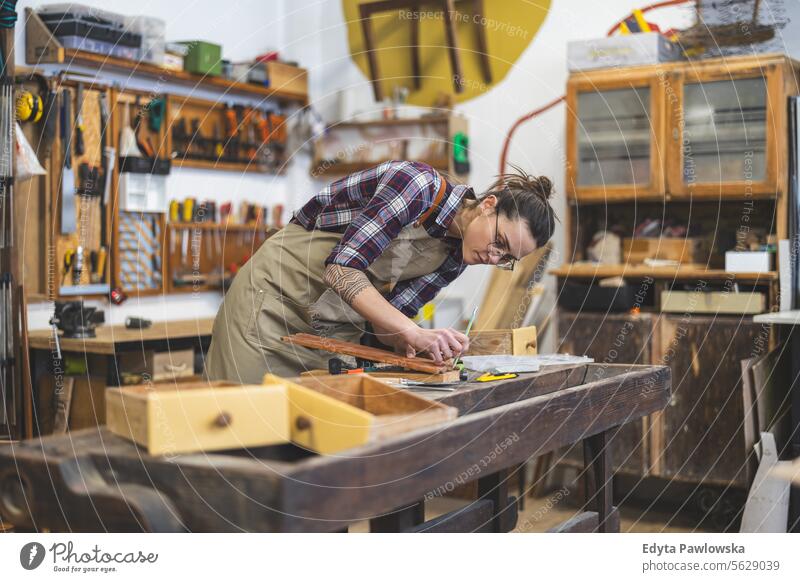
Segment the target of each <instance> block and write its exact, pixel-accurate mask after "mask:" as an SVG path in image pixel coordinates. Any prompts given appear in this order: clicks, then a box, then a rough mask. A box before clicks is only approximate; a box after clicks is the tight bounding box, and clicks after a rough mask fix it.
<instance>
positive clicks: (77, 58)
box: [25, 8, 308, 105]
mask: <svg viewBox="0 0 800 582" xmlns="http://www.w3.org/2000/svg"><path fill="white" fill-rule="evenodd" d="M25 15H26V18H25V20H26V25H25V32H26V41H25V42H26V47H25V55H26V61H27V62H28V64H29V65H40V64H63V65H65V66H67V67H69V66H71V65H78V66H82V67H89V68H92V69H97V70H98V71H100V72H102V71H110V72H114V73H122V74H129V75H131V76H134V77H148V78H151V79H156V80H157V81H161V82H164V81H165V80H166V81H168V82H169V83H173V84H177V85H184V86H188V87H197V88H201V89H210V90H216V91H221V92H222V93H225V94H235V95H242V96H246V97H272V98H274V99H278V100H279V101H283V102H286V103H297V104H299V105H307V104H308V94H306V93H297V92H294V91H288V90H284V89H281V88H280V87H278V88H270V87H263V86H261V85H255V84H252V83H242V82H239V81H232V80H230V79H225V78H222V77H211V76H208V75H196V74H194V73H188V72H186V71H175V70H172V69H168V68H165V67H161V66H159V65H154V64H152V63H145V62H139V61H132V60H129V59H123V58H119V57H113V56H107V55H101V54H97V53H90V52H87V51H81V50H75V49H68V48H64V47H63V46H61V44H60V43H59V42H58V40H57V39H56V38H55V37H54V36H53V35H52V34H51V32H50V30H49V29H48V28H47V26H46V25H45V24H44V23H43V22H42V20H41V19H40V18H39V16H38V15H37V14H36V12H35V11H33V10H32V9H30V8H26V9H25Z"/></svg>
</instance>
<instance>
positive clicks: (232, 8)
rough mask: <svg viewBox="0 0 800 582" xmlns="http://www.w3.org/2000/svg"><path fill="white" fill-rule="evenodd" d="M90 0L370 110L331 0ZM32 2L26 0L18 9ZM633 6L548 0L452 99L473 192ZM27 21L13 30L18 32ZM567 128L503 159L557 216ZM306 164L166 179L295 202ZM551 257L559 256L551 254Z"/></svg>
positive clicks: (175, 310)
mask: <svg viewBox="0 0 800 582" xmlns="http://www.w3.org/2000/svg"><path fill="white" fill-rule="evenodd" d="M87 3H89V4H93V5H96V6H102V7H103V8H105V9H108V10H116V11H119V12H123V13H139V14H149V15H152V16H158V17H161V18H164V19H165V20H166V22H167V38H168V39H176V40H177V39H192V38H200V39H206V40H210V41H214V42H218V43H221V44H222V45H223V47H224V48H223V52H224V53H223V54H224V56H225V57H226V58H232V59H234V60H236V59H246V58H249V57H252V56H253V55H255V54H257V53H260V52H263V51H265V50H267V49H270V48H278V49H280V50H281V53H282V54H283V55H284V56H286V57H287V58H289V59H293V60H297V61H299V62H300V63H301V64H302V66H304V67H307V68H309V70H310V72H309V79H310V91H311V100H312V103H313V104H314V107H315V108H316V109H318V110H319V111H320V112H321V113H322V114H323V117H324V118H325V119H326V121H329V122H330V121H335V120H336V116H337V112H338V106H337V94H338V92H339V91H340V90H341V89H348V90H349V91H350V95H349V98H350V99H352V100H353V102H354V103H355V105H354V108H355V109H369V108H372V107H375V105H374V104H373V102H372V93H371V89H370V86H369V82H368V80H367V79H366V78H365V77H364V75H363V74H362V73H361V72H360V71H359V70H358V68H357V67H356V66H355V65H354V64H353V63H352V61H351V60H350V56H349V51H348V46H347V31H346V24H345V22H344V18H343V14H342V10H341V3H340V2H339V1H338V0H292V1H286V0H274V1H268V2H265V1H263V0H262V1H257V0H228V1H227V2H225V3H224V4H220V3H219V2H213V1H211V0H194V1H170V2H164V1H163V0H162V1H155V0H151V1H145V2H139V3H132V2H129V1H123V0H104V1H103V0H91V1H89V2H87ZM30 4H31V3H30V2H26V1H25V0H23V1H21V2H20V11H22V9H23V8H24V6H26V5H30ZM787 4H789V6H787V9H788V10H787V12H789V16H791V15H792V14H794V13H800V4H798V3H797V2H790V3H787ZM640 5H642V2H641V0H606V1H604V2H592V1H588V0H581V1H577V0H554V1H553V3H552V6H551V9H550V13H549V15H548V16H547V19H546V20H545V22H544V24H543V25H542V27H541V29H540V30H539V32H538V34H537V35H536V37H535V38H534V39H533V41H532V43H531V45H530V46H529V47H528V48H527V49H526V51H525V52H524V53H523V54H522V55H521V57H520V58H519V60H518V61H517V63H516V64H515V66H514V68H513V69H512V71H511V72H510V73H509V74H508V75H507V77H506V78H505V79H504V80H503V81H502V82H501V83H500V84H499V85H498V86H496V87H495V88H494V89H493V90H492V91H490V92H489V93H487V94H485V95H483V96H481V97H479V98H476V99H473V100H471V101H469V102H467V103H465V104H461V105H458V106H457V111H458V112H460V113H461V114H463V115H465V116H466V117H467V118H468V119H469V123H470V144H471V151H470V155H471V161H472V168H473V170H472V174H471V183H472V184H473V186H474V187H475V188H476V189H477V190H480V189H483V188H485V187H486V186H488V184H490V183H491V181H492V180H493V177H494V175H495V174H496V173H497V170H498V161H499V156H500V150H501V147H502V143H503V138H504V136H505V134H506V132H507V130H508V129H509V128H510V127H511V125H512V124H513V123H514V121H515V120H516V119H517V118H518V117H519V116H521V115H524V114H525V113H527V112H529V111H531V110H533V109H535V108H536V107H538V106H540V105H542V104H544V103H546V102H547V101H549V100H551V99H552V98H554V97H557V96H559V95H561V94H563V92H564V89H565V85H566V80H567V66H566V43H567V41H569V40H573V39H586V38H597V37H601V36H604V35H605V34H606V31H607V30H608V28H609V27H610V26H611V25H612V24H613V23H614V22H616V21H617V20H618V19H620V18H622V17H623V16H625V15H626V14H629V13H630V11H631V10H632V9H634V8H636V7H637V6H640ZM648 19H649V20H651V21H654V22H657V23H658V24H659V25H660V26H661V28H662V29H666V28H670V27H683V26H686V25H688V24H689V23H690V22H691V13H690V11H689V10H688V9H687V8H682V7H676V8H667V9H662V10H658V11H654V12H651V13H649V14H648ZM798 21H800V14H798ZM23 28H24V27H23V26H19V27H18V30H20V32H19V33H18V36H20V37H21V36H22V32H21V31H22V29H23ZM791 28H792V26H791V25H790V27H787V28H786V29H785V30H784V31H783V35H784V36H785V37H786V39H787V50H788V51H790V52H791V53H795V52H798V51H795V50H794V49H795V46H796V45H797V42H798V41H797V40H796V39H795V38H794V37H796V36H797V35H796V34H792V33H791V32H790V29H791ZM795 30H796V27H795ZM18 41H19V42H21V41H22V39H21V38H18ZM792 43H794V44H792ZM20 46H22V45H20ZM798 50H800V47H798ZM21 54H22V51H20V52H19V53H18V60H19V59H21ZM168 90H171V89H168ZM178 91H179V90H178V89H176V90H175V92H178ZM564 127H565V110H564V106H563V105H560V106H558V107H557V108H555V109H553V110H551V111H550V112H548V113H546V114H544V115H543V116H542V117H540V118H538V119H536V120H533V121H531V122H529V123H527V124H526V125H524V126H523V127H522V128H521V129H520V130H519V131H518V132H517V134H516V136H515V139H514V143H513V147H512V149H511V154H510V156H509V161H513V162H515V163H518V164H521V165H522V166H523V167H525V168H527V169H529V171H531V172H532V173H537V174H546V175H548V176H550V177H551V178H552V179H553V181H554V184H555V187H556V197H555V201H554V206H555V208H556V211H557V213H558V215H559V216H562V217H563V216H564V214H565V197H564ZM308 163H309V162H308V159H307V158H306V157H305V156H299V157H298V159H296V160H295V161H294V163H293V164H292V166H291V170H290V172H289V174H288V176H285V177H278V178H275V177H271V176H251V175H247V176H244V177H240V176H237V175H235V174H231V175H226V174H223V173H217V172H208V171H205V172H204V171H198V170H193V171H188V170H181V171H179V172H176V174H175V175H174V176H172V177H171V178H170V188H171V189H172V190H174V192H171V195H174V196H175V197H184V196H187V195H194V196H197V197H206V196H207V197H218V198H220V199H227V198H231V197H242V198H248V199H258V197H263V199H264V200H265V201H268V203H275V202H277V201H278V200H279V199H280V200H282V201H283V202H285V203H286V204H287V205H288V207H289V208H294V207H296V206H297V205H299V204H301V203H302V202H303V201H304V200H305V199H307V198H308V197H310V196H311V195H312V194H313V193H314V192H315V191H316V190H318V189H319V187H321V186H322V183H319V182H314V181H313V180H312V179H311V178H310V177H309V175H308ZM231 178H232V179H231ZM555 242H556V249H557V251H561V250H562V249H563V248H564V232H563V229H562V228H559V230H558V232H557V234H556V237H555ZM554 262H555V263H560V262H563V257H561V256H560V254H559V253H558V252H557V253H556V257H555V259H554ZM490 274H491V271H490V270H489V268H488V267H471V268H470V269H469V270H468V271H467V272H466V273H465V274H464V275H463V276H462V277H461V278H460V279H459V280H458V281H457V282H456V283H455V284H454V285H452V286H451V287H450V288H449V289H447V290H446V291H445V296H447V297H455V298H460V299H462V300H463V301H464V303H465V312H466V313H468V312H469V311H470V310H471V308H472V306H473V305H475V304H479V303H480V300H481V297H482V295H483V291H484V288H485V284H486V282H487V281H488V277H489V275H490ZM218 302H219V296H218V295H215V294H203V295H200V296H198V297H191V298H189V297H177V298H172V297H170V298H159V299H148V300H146V301H145V300H143V301H142V302H141V304H138V305H130V304H127V305H125V306H123V307H122V308H116V307H115V308H112V309H111V310H110V311H111V313H110V317H111V319H112V321H118V320H119V319H120V318H121V317H124V315H125V314H127V313H136V314H139V315H145V316H148V317H154V318H158V319H161V318H185V317H192V316H209V315H213V314H214V312H215V311H216V307H217V304H218ZM47 309H49V308H39V307H34V308H32V313H31V316H32V317H31V322H32V324H33V325H41V323H42V322H43V321H46V318H44V315H46V313H47ZM37 310H38V311H37ZM107 315H109V314H107ZM43 318H44V319H43Z"/></svg>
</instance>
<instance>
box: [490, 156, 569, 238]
mask: <svg viewBox="0 0 800 582" xmlns="http://www.w3.org/2000/svg"><path fill="white" fill-rule="evenodd" d="M511 167H512V168H513V172H510V173H507V174H501V175H500V176H498V177H497V180H495V182H494V184H492V185H491V186H490V187H489V190H488V191H487V192H486V193H485V194H484V195H483V196H482V198H484V197H486V196H489V195H490V194H493V195H494V196H496V197H497V206H496V207H495V211H496V212H500V213H502V214H504V215H505V216H506V217H507V218H509V219H511V220H513V219H515V218H517V217H520V218H523V219H524V220H525V221H527V223H528V228H530V229H531V234H532V235H533V239H534V240H535V241H536V246H537V247H539V248H541V247H543V246H544V245H545V244H547V241H549V240H550V237H552V236H553V232H554V231H555V229H556V213H555V212H554V211H553V207H552V206H550V203H549V202H548V200H549V199H550V196H552V194H553V183H552V182H551V181H550V178H548V177H547V176H531V175H529V174H528V173H527V172H526V171H524V170H523V169H522V168H520V167H519V166H515V165H513V164H512V165H511Z"/></svg>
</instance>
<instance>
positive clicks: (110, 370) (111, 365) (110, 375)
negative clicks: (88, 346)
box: [106, 349, 122, 388]
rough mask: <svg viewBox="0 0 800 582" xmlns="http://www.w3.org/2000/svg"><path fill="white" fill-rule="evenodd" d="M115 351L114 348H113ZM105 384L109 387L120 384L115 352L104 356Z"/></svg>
mask: <svg viewBox="0 0 800 582" xmlns="http://www.w3.org/2000/svg"><path fill="white" fill-rule="evenodd" d="M114 351H115V352H116V349H115V350H114ZM106 386H107V387H109V388H112V387H116V386H122V379H121V378H120V377H119V362H118V361H117V356H116V353H115V354H114V355H110V356H106Z"/></svg>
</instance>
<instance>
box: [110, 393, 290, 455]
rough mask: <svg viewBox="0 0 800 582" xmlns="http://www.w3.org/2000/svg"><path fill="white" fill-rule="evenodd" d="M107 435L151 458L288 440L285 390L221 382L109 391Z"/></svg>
mask: <svg viewBox="0 0 800 582" xmlns="http://www.w3.org/2000/svg"><path fill="white" fill-rule="evenodd" d="M106 422H107V424H108V428H109V430H111V432H113V433H114V434H117V435H119V436H121V437H124V438H128V439H130V440H132V441H134V442H136V443H137V444H139V445H141V446H143V447H145V448H146V449H147V451H148V452H149V453H150V454H151V455H163V454H171V455H174V454H178V453H188V452H194V451H200V450H202V451H215V450H223V449H238V448H242V447H253V446H263V445H270V444H276V443H285V442H287V441H288V440H289V423H288V417H287V414H286V389H285V387H284V386H281V385H278V384H276V385H272V386H242V385H237V384H230V383H224V382H212V383H208V382H193V383H186V384H147V385H138V386H125V387H122V388H108V389H107V390H106Z"/></svg>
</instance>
